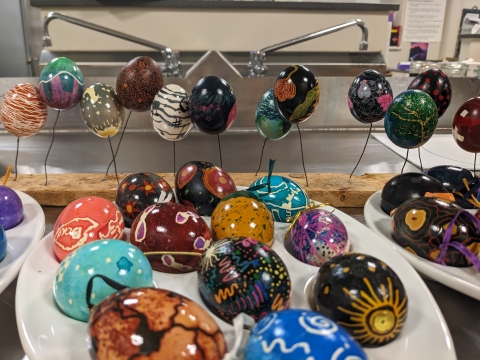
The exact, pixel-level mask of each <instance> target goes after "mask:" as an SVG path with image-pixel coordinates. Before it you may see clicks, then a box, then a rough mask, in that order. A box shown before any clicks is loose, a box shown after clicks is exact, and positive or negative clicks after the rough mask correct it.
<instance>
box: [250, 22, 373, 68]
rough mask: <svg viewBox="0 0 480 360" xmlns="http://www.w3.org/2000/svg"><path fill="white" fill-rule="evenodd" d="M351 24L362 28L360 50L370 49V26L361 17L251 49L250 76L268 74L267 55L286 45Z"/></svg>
mask: <svg viewBox="0 0 480 360" xmlns="http://www.w3.org/2000/svg"><path fill="white" fill-rule="evenodd" d="M351 26H358V27H359V28H360V29H361V30H362V39H361V40H360V46H359V49H360V50H367V49H368V28H367V26H366V25H365V23H364V22H363V21H362V20H361V19H356V20H352V21H349V22H346V23H344V24H340V25H335V26H332V27H330V28H327V29H323V30H320V31H317V32H314V33H311V34H308V35H304V36H300V37H298V38H295V39H291V40H287V41H284V42H281V43H279V44H276V45H272V46H267V47H265V48H263V49H261V50H257V51H250V62H249V63H248V77H264V76H267V72H268V68H267V66H265V65H264V63H263V62H264V61H265V55H266V54H267V53H271V52H274V51H277V50H280V49H284V48H286V47H289V46H292V45H296V44H300V43H302V42H304V41H308V40H312V39H316V38H318V37H321V36H325V35H328V34H331V33H334V32H337V31H340V30H343V29H346V28H349V27H351Z"/></svg>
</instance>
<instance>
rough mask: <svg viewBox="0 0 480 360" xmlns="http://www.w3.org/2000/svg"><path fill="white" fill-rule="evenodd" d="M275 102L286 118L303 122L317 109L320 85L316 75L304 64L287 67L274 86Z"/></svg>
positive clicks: (296, 122) (292, 121) (295, 121)
mask: <svg viewBox="0 0 480 360" xmlns="http://www.w3.org/2000/svg"><path fill="white" fill-rule="evenodd" d="M273 95H274V103H275V107H276V108H277V110H278V112H279V113H280V114H281V115H282V116H283V117H284V119H285V120H288V121H289V122H291V123H293V124H298V123H301V122H303V121H305V120H307V119H308V118H310V116H312V114H313V112H314V111H315V109H316V107H317V105H318V100H319V99H320V87H319V85H318V81H317V79H316V78H315V75H314V74H313V73H312V72H311V71H310V70H308V69H307V68H306V67H305V66H303V65H292V66H289V67H287V68H285V69H284V70H283V71H282V72H281V73H280V75H279V76H278V78H277V80H276V81H275V85H274V87H273Z"/></svg>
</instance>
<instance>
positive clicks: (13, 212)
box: [0, 186, 23, 230]
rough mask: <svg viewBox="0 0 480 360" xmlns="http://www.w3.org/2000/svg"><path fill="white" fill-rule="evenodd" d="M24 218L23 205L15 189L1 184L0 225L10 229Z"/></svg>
mask: <svg viewBox="0 0 480 360" xmlns="http://www.w3.org/2000/svg"><path fill="white" fill-rule="evenodd" d="M22 220H23V205H22V200H21V199H20V196H18V195H17V193H16V192H15V190H12V189H10V188H9V187H7V186H0V226H2V227H3V229H4V230H9V229H11V228H14V227H15V226H17V225H18V224H20V223H21V222H22Z"/></svg>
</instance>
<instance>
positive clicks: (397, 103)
mask: <svg viewBox="0 0 480 360" xmlns="http://www.w3.org/2000/svg"><path fill="white" fill-rule="evenodd" d="M437 123H438V111H437V106H436V105H435V102H434V101H433V99H432V98H431V97H430V95H428V94H427V93H425V92H423V91H420V90H407V91H404V92H402V93H401V94H399V95H398V96H397V97H396V98H395V99H393V102H392V104H391V105H390V107H389V108H388V110H387V113H386V114H385V132H386V134H387V136H388V138H389V139H390V140H391V141H392V142H393V143H394V144H395V145H397V146H400V147H402V148H404V149H413V148H417V147H419V146H422V145H423V144H425V143H426V142H427V141H428V140H429V139H430V138H431V137H432V135H433V133H434V132H435V128H436V127H437Z"/></svg>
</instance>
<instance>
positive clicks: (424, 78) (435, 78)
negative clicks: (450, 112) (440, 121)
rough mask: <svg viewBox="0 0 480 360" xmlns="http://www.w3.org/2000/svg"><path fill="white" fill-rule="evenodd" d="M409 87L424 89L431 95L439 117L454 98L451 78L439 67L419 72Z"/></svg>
mask: <svg viewBox="0 0 480 360" xmlns="http://www.w3.org/2000/svg"><path fill="white" fill-rule="evenodd" d="M408 88H409V89H418V90H422V91H424V92H426V93H427V94H428V95H430V96H431V97H432V99H433V101H435V105H436V106H437V112H438V118H440V117H441V116H442V115H443V114H444V113H445V111H446V110H447V108H448V105H450V101H451V100H452V86H451V85H450V80H448V77H447V75H445V73H444V72H443V71H442V70H439V69H428V70H427V71H424V72H423V73H421V74H419V75H418V76H417V77H416V78H415V79H413V81H412V83H411V84H410V85H409V86H408Z"/></svg>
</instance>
